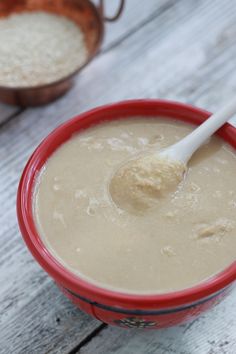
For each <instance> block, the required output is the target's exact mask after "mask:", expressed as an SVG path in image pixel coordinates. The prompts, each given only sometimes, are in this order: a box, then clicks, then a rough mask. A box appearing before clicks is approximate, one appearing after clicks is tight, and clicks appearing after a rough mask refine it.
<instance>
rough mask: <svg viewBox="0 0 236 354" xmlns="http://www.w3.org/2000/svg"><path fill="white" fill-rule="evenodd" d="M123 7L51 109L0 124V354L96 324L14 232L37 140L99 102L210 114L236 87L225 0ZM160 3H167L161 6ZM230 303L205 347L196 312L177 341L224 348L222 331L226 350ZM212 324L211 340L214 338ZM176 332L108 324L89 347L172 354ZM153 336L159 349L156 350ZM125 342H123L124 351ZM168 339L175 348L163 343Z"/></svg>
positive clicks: (71, 340)
mask: <svg viewBox="0 0 236 354" xmlns="http://www.w3.org/2000/svg"><path fill="white" fill-rule="evenodd" d="M129 1H131V0H129ZM129 1H128V2H129ZM131 3H132V4H133V7H129V10H128V9H127V14H125V15H124V18H123V19H122V20H120V21H123V25H122V26H124V29H123V27H122V28H121V27H119V26H121V25H119V23H117V25H114V27H112V25H110V32H112V31H114V33H113V34H110V32H109V36H110V37H109V43H110V49H109V47H107V48H108V49H105V47H104V52H103V53H101V54H100V55H98V56H97V58H96V59H95V60H94V61H93V62H92V63H91V64H90V65H89V66H88V67H87V68H86V69H85V70H84V71H83V72H82V73H81V75H80V76H79V77H78V80H77V82H76V85H75V87H74V88H73V90H72V91H70V92H69V93H68V94H67V95H66V96H65V97H63V98H62V99H60V100H58V101H57V102H55V103H53V104H51V105H48V106H46V107H41V108H37V109H28V110H26V111H24V112H23V113H21V114H20V115H19V116H18V117H17V119H12V120H9V122H7V123H6V124H4V126H3V127H2V129H1V130H0V171H1V172H0V205H1V213H0V224H1V228H0V267H1V272H0V283H1V287H0V313H1V318H0V333H1V335H0V353H3V354H5V353H23V354H28V353H29V354H31V353H33V354H35V353H36V354H38V353H39V354H44V353H69V352H70V351H71V350H73V348H76V347H77V346H78V344H79V343H80V342H81V340H83V339H84V338H85V337H87V336H88V335H89V334H90V333H91V332H93V331H94V330H95V329H96V328H98V327H99V326H100V323H99V322H98V321H96V320H93V319H91V318H89V317H88V316H86V315H83V314H82V313H81V312H80V311H78V310H76V309H75V308H74V307H73V306H72V305H71V304H69V302H68V301H67V300H66V299H64V297H63V295H61V294H60V292H59V291H58V290H57V289H56V287H55V286H54V284H53V283H52V281H51V280H49V278H48V277H47V275H46V274H45V273H44V272H43V271H42V270H41V269H40V268H39V266H38V265H37V264H36V263H35V262H34V261H33V259H32V257H31V256H30V255H29V253H28V251H27V250H26V248H25V246H24V244H23V242H22V239H21V237H20V235H19V232H18V228H17V222H16V216H15V195H16V189H17V184H18V180H19V176H20V173H21V171H22V168H23V166H24V164H25V162H26V160H27V159H28V157H29V155H30V154H31V153H32V151H33V149H34V148H35V147H36V146H37V144H38V143H39V142H40V141H41V140H42V138H43V137H45V136H46V135H47V134H48V133H49V132H50V131H51V130H52V129H54V128H55V127H56V126H57V125H58V124H59V123H61V122H63V121H65V120H67V119H68V118H70V117H72V116H74V115H76V114H78V113H80V112H82V111H85V110H87V109H90V108H92V107H94V106H96V105H101V104H104V103H107V102H112V101H118V100H122V99H129V98H142V97H151V98H154V97H161V98H169V99H175V100H181V101H184V102H189V103H193V104H196V105H199V106H201V107H204V108H207V109H209V110H212V111H215V110H216V109H217V108H218V107H219V106H220V105H221V104H223V103H224V102H225V101H226V100H227V99H230V98H232V97H233V95H234V93H235V92H236V71H235V70H234V69H235V55H236V42H235V34H236V3H235V1H234V0H225V1H224V6H222V1H220V0H214V1H210V0H181V1H169V2H168V1H160V2H156V1H150V5H147V4H149V2H145V5H144V2H138V5H137V2H136V1H134V0H132V1H131ZM134 3H135V5H137V6H134ZM166 3H168V4H169V5H168V6H164V5H165V4H166ZM129 6H130V5H129ZM149 6H150V7H149ZM159 6H160V7H159ZM163 6H164V7H163ZM148 9H149V10H148ZM125 16H127V17H126V18H125ZM138 21H140V22H138ZM121 23H122V22H120V24H121ZM139 24H140V26H139ZM115 26H118V27H115ZM122 31H124V32H122ZM118 32H119V33H118ZM235 299H236V297H235V293H234V295H232V296H231V297H230V298H229V300H228V301H227V302H225V304H222V306H221V309H220V310H219V313H218V312H217V311H218V310H217V311H215V312H214V314H213V315H211V316H213V317H209V321H210V322H209V323H211V325H210V328H211V330H213V323H214V324H215V326H216V332H214V333H215V339H213V340H214V341H215V343H216V344H214V343H213V342H212V344H211V343H209V345H208V344H207V343H208V341H211V338H210V336H209V332H207V330H206V329H207V326H208V324H207V319H208V315H206V317H204V318H205V319H206V320H201V321H203V322H201V321H200V320H199V321H200V324H201V325H199V326H198V324H197V323H195V324H194V325H193V326H192V327H189V329H187V330H186V333H188V336H190V337H191V338H192V342H191V340H190V341H189V342H186V343H189V344H188V345H189V346H190V347H189V348H193V347H191V345H192V344H191V343H193V338H199V339H196V342H197V343H198V341H200V342H199V343H200V344H199V345H200V347H199V348H200V349H201V348H206V349H207V350H208V351H206V353H208V354H213V353H214V354H215V353H217V354H218V353H226V354H231V352H227V350H228V349H225V348H224V346H222V347H220V343H223V342H222V341H223V338H224V337H227V336H228V334H229V339H228V341H229V345H228V347H227V345H226V346H225V347H226V348H231V349H232V348H233V349H234V352H236V343H235V337H234V336H233V333H234V332H233V331H236V324H235V321H234V320H233V316H234V317H235V315H236V313H235V307H233V303H235ZM217 313H218V315H217ZM209 316H210V315H209ZM57 318H60V321H61V322H60V321H59V323H58V322H57V320H56V319H57ZM211 318H213V319H212V320H211ZM204 321H205V322H204ZM211 321H212V322H211ZM222 322H223V326H222V334H221V335H220V342H219V345H218V344H217V343H218V342H217V339H216V337H217V336H218V335H219V331H220V326H221V323H222ZM204 323H205V324H204ZM204 326H205V327H204ZM202 328H205V329H204V331H203V330H202ZM183 330H184V329H183V328H182V329H181V327H180V328H177V329H175V330H172V329H171V330H167V331H166V332H165V331H162V332H160V333H162V335H160V334H158V333H159V332H155V333H156V334H155V333H154V332H153V334H147V335H146V334H145V336H146V337H144V335H143V334H142V335H141V336H140V335H139V334H137V333H135V332H125V331H121V330H119V329H117V330H115V329H110V328H109V329H107V330H106V329H104V330H103V331H102V332H101V336H98V338H97V339H96V343H97V344H96V345H98V348H99V350H100V352H101V353H102V351H101V350H102V347H104V348H107V350H108V351H103V353H110V352H111V353H112V351H113V352H115V353H116V352H117V353H134V352H135V353H143V352H147V353H148V352H150V353H151V349H152V348H154V349H155V348H157V349H156V352H157V353H158V354H159V352H160V353H168V351H167V349H168V347H170V348H171V349H170V350H169V352H170V353H172V352H174V353H176V354H179V353H180V352H178V345H177V344H178V343H180V342H181V339H180V337H181V335H182V334H181V333H182V332H181V331H183ZM131 333H134V334H131ZM178 333H179V334H178ZM178 336H179V337H178ZM186 336H187V335H186ZM162 337H163V340H162ZM145 338H146V339H145ZM160 340H162V346H163V348H164V349H162V348H161V347H160V348H159V349H158V343H159V342H160ZM126 341H128V342H129V343H130V344H129V346H128V348H129V351H127V349H126ZM142 341H143V342H142ZM175 341H176V343H177V344H173V342H175ZM226 341H227V339H226ZM105 342H106V343H105ZM113 342H114V343H117V346H118V347H117V349H116V348H115V344H113ZM90 343H91V345H92V346H91V347H90V346H89V345H87V347H86V348H85V347H84V349H82V348H81V349H80V351H82V350H87V351H85V353H95V354H97V353H100V352H99V351H98V352H96V351H94V350H95V349H94V348H95V347H94V344H93V340H91V342H90ZM181 343H182V342H181ZM184 343H185V342H183V343H182V345H183V344H184ZM145 345H146V349H145ZM217 345H218V349H217ZM171 346H172V347H171ZM219 348H221V349H219ZM200 349H199V350H198V351H197V349H195V348H194V350H195V352H191V351H189V352H186V350H188V347H186V348H183V350H185V352H183V353H184V354H186V353H189V354H190V353H193V354H195V353H196V354H202V353H203V352H202V351H201V350H200ZM231 349H230V350H231ZM89 350H90V351H89ZM91 350H92V351H91ZM146 350H147V351H146ZM148 350H149V351H148ZM158 350H159V351H158ZM176 350H177V351H176ZM181 350H182V348H181ZM189 350H190V349H189ZM217 350H218V351H217ZM220 350H221V352H220ZM224 350H226V351H225V352H224ZM154 352H155V351H154Z"/></svg>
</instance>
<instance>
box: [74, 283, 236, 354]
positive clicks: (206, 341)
mask: <svg viewBox="0 0 236 354" xmlns="http://www.w3.org/2000/svg"><path fill="white" fill-rule="evenodd" d="M235 301H236V290H235V291H234V293H233V294H232V295H231V296H229V297H228V298H227V299H226V300H225V301H224V302H223V303H221V304H219V305H218V306H216V307H215V308H214V310H212V311H211V312H209V313H206V314H205V315H203V316H202V317H200V318H199V319H196V320H195V321H194V322H192V323H190V324H186V325H181V326H178V327H173V328H168V329H162V330H158V331H145V330H135V329H126V330H124V329H122V328H116V327H112V326H109V327H107V328H105V329H103V330H102V331H101V332H100V333H99V334H98V335H97V336H96V337H95V338H93V339H92V340H91V341H90V342H89V343H88V344H87V345H85V346H84V347H83V348H81V349H80V351H77V352H76V353H75V354H79V353H80V354H92V353H96V354H104V353H113V354H130V353H136V354H142V353H145V354H153V353H158V354H203V353H207V354H235V349H236V336H235V328H236V317H235V311H229V309H233V308H235ZM226 313H227V315H226ZM225 319H227V320H226V321H225Z"/></svg>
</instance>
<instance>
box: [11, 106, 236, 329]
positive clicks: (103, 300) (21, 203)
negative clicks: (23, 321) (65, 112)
mask: <svg viewBox="0 0 236 354" xmlns="http://www.w3.org/2000/svg"><path fill="white" fill-rule="evenodd" d="M131 116H162V117H163V116H164V117H173V118H175V119H179V120H182V121H186V122H189V123H192V124H200V123H201V122H202V121H203V120H205V119H207V118H208V117H209V116H210V113H209V112H207V111H204V110H202V109H199V108H196V107H193V106H190V105H186V104H181V103H177V102H170V101H164V100H132V101H125V102H121V103H115V104H111V105H107V106H103V107H99V108H96V109H94V110H92V111H89V112H86V113H83V114H81V115H79V116H77V117H75V118H73V119H71V120H69V121H67V122H66V123H64V124H62V125H61V126H59V127H58V128H57V129H56V130H54V131H53V132H52V133H51V134H50V135H49V136H48V137H47V138H46V139H45V140H44V141H43V142H42V143H41V144H40V145H39V147H38V148H37V149H36V150H35V152H34V153H33V155H32V156H31V158H30V159H29V161H28V163H27V165H26V167H25V169H24V172H23V174H22V178H21V181H20V184H19V189H18V197H17V213H18V221H19V225H20V229H21V232H22V235H23V237H24V240H25V242H26V244H27V246H28V248H29V249H30V251H31V253H32V254H33V256H34V257H35V258H36V260H37V261H38V262H39V263H40V265H41V266H42V267H43V268H44V269H45V270H46V272H48V273H49V274H50V276H51V277H52V278H53V279H54V280H55V281H56V282H57V283H58V285H59V286H60V288H62V289H63V292H64V293H65V294H66V296H68V297H69V298H70V299H71V300H72V301H73V302H74V303H75V304H76V305H77V306H78V307H80V308H81V309H83V310H84V311H86V312H88V313H90V314H91V315H93V316H94V317H96V318H98V319H100V320H102V321H104V322H106V323H110V324H114V325H119V326H122V327H128V328H129V327H139V328H161V327H168V326H172V325H176V324H179V323H183V322H185V321H187V320H189V319H193V318H195V317H196V316H198V315H199V314H200V313H202V312H203V311H205V310H206V309H208V308H210V307H212V306H213V305H215V304H216V303H218V302H219V301H220V300H221V299H222V298H223V297H224V296H225V295H226V294H227V293H228V292H229V290H230V289H231V286H230V285H231V284H232V283H233V282H234V281H235V279H236V262H234V263H233V264H231V265H230V266H229V267H228V268H227V269H225V270H224V271H222V272H221V273H219V274H217V275H216V276H214V277H212V278H211V279H209V280H207V281H205V282H202V283H201V284H198V285H197V286H194V287H192V288H188V289H185V290H181V291H177V292H172V293H167V294H161V295H133V294H125V293H121V292H116V291H111V290H108V289H105V288H101V287H98V286H96V285H94V284H92V283H89V282H87V281H85V280H83V279H81V278H79V277H78V276H76V275H74V274H73V273H71V272H70V271H68V270H67V269H65V268H64V267H63V266H62V265H61V264H60V263H59V262H58V261H57V260H56V259H55V258H54V257H53V256H52V255H51V254H50V253H49V252H48V250H47V249H46V247H45V246H44V244H43V242H42V241H41V239H40V236H39V235H38V233H37V230H36V226H35V224H34V220H33V214H32V193H33V189H34V181H35V178H36V177H37V174H38V172H39V171H40V169H41V168H42V166H43V165H44V163H45V162H46V160H47V159H48V157H49V156H50V155H51V154H52V153H53V152H54V151H55V150H56V149H57V148H58V147H59V146H60V145H61V144H62V143H64V142H65V141H66V140H68V139H69V138H70V137H71V136H72V134H74V133H75V132H78V131H80V130H81V129H85V128H87V127H89V126H90V125H92V124H96V123H99V122H101V121H104V120H113V119H118V118H120V117H124V118H128V117H131ZM157 119H158V117H157ZM218 135H220V136H221V137H222V138H223V139H225V140H226V141H227V142H228V143H230V144H231V145H232V146H233V147H234V148H236V129H235V128H234V127H233V126H231V125H229V124H225V125H224V127H222V128H221V129H220V130H219V131H218Z"/></svg>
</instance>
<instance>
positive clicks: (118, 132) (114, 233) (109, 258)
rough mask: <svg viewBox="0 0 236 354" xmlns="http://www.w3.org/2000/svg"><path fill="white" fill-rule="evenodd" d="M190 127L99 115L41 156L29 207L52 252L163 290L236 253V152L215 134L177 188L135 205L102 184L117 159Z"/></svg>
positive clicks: (128, 283) (203, 275)
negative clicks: (139, 208)
mask: <svg viewBox="0 0 236 354" xmlns="http://www.w3.org/2000/svg"><path fill="white" fill-rule="evenodd" d="M192 129H193V128H192V127H191V126H190V125H186V124H183V123H180V122H176V121H174V120H167V119H156V120H155V119H151V118H149V119H142V118H139V119H135V118H133V119H128V120H127V119H125V120H117V121H114V122H110V123H108V122H107V123H102V124H100V125H97V126H94V127H92V128H90V129H87V130H85V131H84V132H82V133H80V134H78V135H76V136H75V137H74V138H72V139H71V140H70V141H68V142H67V143H65V144H64V145H63V146H62V147H60V148H59V149H58V150H57V151H56V152H55V153H54V155H53V156H52V157H51V158H50V159H49V160H48V162H47V164H46V166H45V168H44V169H43V170H42V173H41V175H40V176H39V179H38V182H37V184H36V190H35V198H34V214H35V219H36V223H37V227H38V230H39V233H40V235H41V237H42V239H43V241H44V243H45V244H46V245H47V247H48V248H49V250H50V251H51V253H52V254H53V255H54V256H55V257H56V258H57V259H58V260H59V261H60V262H62V263H63V264H64V265H65V267H67V268H68V269H70V270H71V271H72V272H74V273H76V274H79V275H80V276H83V277H85V278H88V279H90V280H91V281H92V282H95V283H97V284H100V285H101V286H104V287H108V288H113V289H118V290H121V291H124V292H135V293H141V292H142V293H150V292H152V293H163V292H168V291H173V290H179V289H183V288H186V287H189V286H192V285H195V284H197V283H199V282H200V281H202V280H205V279H207V278H209V277H211V276H212V275H214V274H215V273H217V272H219V271H221V270H222V269H223V268H224V267H226V266H228V265H229V264H230V263H231V262H233V261H234V260H235V258H236V251H235V250H236V222H235V213H236V190H235V176H236V156H235V153H234V150H233V149H232V148H231V147H230V146H229V145H227V144H225V143H224V142H223V141H222V140H220V139H219V138H215V137H214V138H212V139H211V140H210V141H209V142H208V143H207V144H205V145H204V146H203V147H202V148H201V149H200V150H199V151H198V152H197V153H196V154H195V155H194V157H192V159H191V162H190V163H189V169H188V172H187V175H186V177H185V179H184V180H183V181H182V182H181V183H180V184H179V186H178V189H177V191H175V192H172V193H170V194H168V196H167V197H166V198H163V199H161V200H159V202H158V203H157V204H156V205H154V206H153V207H152V208H150V209H148V210H146V211H145V212H144V213H141V214H138V215H136V214H134V213H130V212H128V211H124V210H122V209H119V208H118V207H117V206H116V204H115V203H114V202H113V201H112V199H111V196H110V193H109V183H110V180H111V177H112V176H113V175H114V172H115V171H116V170H117V168H118V167H119V166H120V165H121V164H122V163H124V161H126V160H128V159H130V158H132V157H134V156H135V155H136V154H139V153H143V152H145V151H147V150H150V149H153V148H154V149H161V148H163V147H165V146H168V145H170V144H173V143H174V142H176V141H178V140H180V139H181V138H182V137H183V136H185V135H186V134H188V133H189V132H190V131H191V130H192Z"/></svg>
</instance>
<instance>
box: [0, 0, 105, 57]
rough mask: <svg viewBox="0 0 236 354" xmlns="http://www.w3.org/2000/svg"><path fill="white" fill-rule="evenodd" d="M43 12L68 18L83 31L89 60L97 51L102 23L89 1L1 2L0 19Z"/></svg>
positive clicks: (100, 38) (41, 0)
mask: <svg viewBox="0 0 236 354" xmlns="http://www.w3.org/2000/svg"><path fill="white" fill-rule="evenodd" d="M25 11H27V12H33V11H45V12H49V13H53V14H57V15H62V16H66V17H68V18H69V19H70V20H72V21H74V22H75V23H76V24H77V25H78V26H79V27H80V28H81V30H82V31H83V33H84V37H85V42H86V47H87V49H88V52H89V58H88V60H89V59H91V57H93V56H94V54H95V53H96V52H97V50H98V49H99V46H100V43H101V41H102V38H103V22H102V19H101V16H100V14H99V11H98V9H97V8H96V7H95V6H94V5H93V3H92V2H91V1H89V0H67V1H64V0H1V2H0V18H1V17H7V16H9V15H11V14H14V13H20V12H25Z"/></svg>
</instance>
